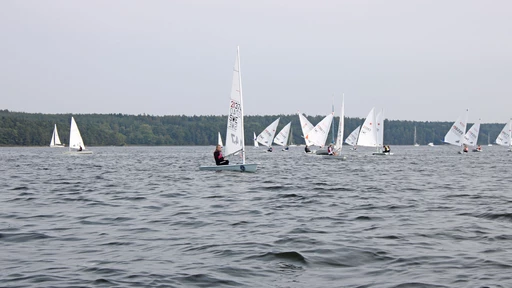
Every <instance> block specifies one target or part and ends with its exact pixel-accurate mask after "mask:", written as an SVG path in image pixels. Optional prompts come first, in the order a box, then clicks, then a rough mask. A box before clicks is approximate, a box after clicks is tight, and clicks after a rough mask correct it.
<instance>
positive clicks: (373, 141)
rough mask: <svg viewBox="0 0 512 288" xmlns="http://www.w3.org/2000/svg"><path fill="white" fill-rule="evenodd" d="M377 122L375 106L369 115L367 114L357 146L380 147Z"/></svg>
mask: <svg viewBox="0 0 512 288" xmlns="http://www.w3.org/2000/svg"><path fill="white" fill-rule="evenodd" d="M376 122H377V121H376V118H375V108H372V110H370V113H368V116H366V119H365V120H364V123H363V126H362V127H361V130H360V132H359V137H358V138H357V146H363V147H378V143H377V128H376V126H377V125H376V124H375V123H376Z"/></svg>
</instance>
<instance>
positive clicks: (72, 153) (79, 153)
mask: <svg viewBox="0 0 512 288" xmlns="http://www.w3.org/2000/svg"><path fill="white" fill-rule="evenodd" d="M64 154H68V155H82V154H83V155H85V154H92V151H91V150H82V151H68V152H64Z"/></svg>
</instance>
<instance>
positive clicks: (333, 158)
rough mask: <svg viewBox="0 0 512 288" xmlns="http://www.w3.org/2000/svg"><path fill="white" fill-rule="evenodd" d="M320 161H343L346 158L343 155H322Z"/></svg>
mask: <svg viewBox="0 0 512 288" xmlns="http://www.w3.org/2000/svg"><path fill="white" fill-rule="evenodd" d="M322 159H328V160H338V161H345V160H347V157H345V156H343V155H322Z"/></svg>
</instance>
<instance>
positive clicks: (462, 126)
mask: <svg viewBox="0 0 512 288" xmlns="http://www.w3.org/2000/svg"><path fill="white" fill-rule="evenodd" d="M468 111H469V109H466V115H465V117H464V120H462V117H459V118H457V121H455V123H453V125H452V127H450V130H448V132H447V133H446V135H445V136H444V142H446V143H448V144H452V145H455V146H459V147H461V150H460V151H459V153H462V152H463V151H464V150H463V147H462V146H463V143H464V135H465V134H466V125H467V122H468Z"/></svg>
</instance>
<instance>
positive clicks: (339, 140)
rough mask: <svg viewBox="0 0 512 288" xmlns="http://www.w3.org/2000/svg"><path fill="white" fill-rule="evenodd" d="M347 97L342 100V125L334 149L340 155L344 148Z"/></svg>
mask: <svg viewBox="0 0 512 288" xmlns="http://www.w3.org/2000/svg"><path fill="white" fill-rule="evenodd" d="M344 126H345V97H343V99H342V100H341V112H340V123H339V125H338V135H337V136H336V144H335V145H334V148H335V149H336V151H337V152H338V153H339V152H341V149H342V148H343V133H344V132H345V129H344Z"/></svg>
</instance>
